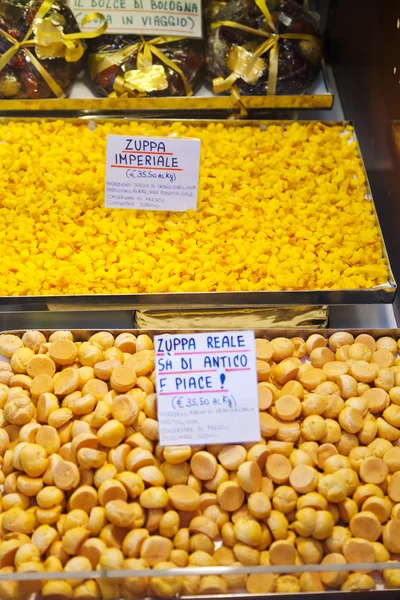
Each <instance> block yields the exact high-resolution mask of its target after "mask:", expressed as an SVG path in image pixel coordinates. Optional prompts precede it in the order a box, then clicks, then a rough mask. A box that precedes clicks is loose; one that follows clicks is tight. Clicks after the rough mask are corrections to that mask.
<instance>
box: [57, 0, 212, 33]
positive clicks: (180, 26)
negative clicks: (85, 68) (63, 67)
mask: <svg viewBox="0 0 400 600" xmlns="http://www.w3.org/2000/svg"><path fill="white" fill-rule="evenodd" d="M68 5H69V7H70V8H71V10H72V12H73V13H74V15H75V18H76V20H77V21H78V23H79V24H80V23H81V21H82V19H83V18H84V17H86V15H88V14H90V13H93V12H101V14H103V15H104V16H105V18H106V19H107V23H108V27H107V33H122V34H124V33H125V34H131V35H133V34H135V33H136V34H141V35H178V36H182V37H192V38H201V37H202V27H201V25H202V17H201V0H190V1H187V2H186V1H184V0H68ZM100 24H101V23H100V21H96V20H94V21H91V22H90V23H88V24H87V25H85V26H84V31H92V30H94V29H96V28H97V27H99V25H100Z"/></svg>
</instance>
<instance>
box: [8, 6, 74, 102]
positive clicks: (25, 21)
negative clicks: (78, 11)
mask: <svg viewBox="0 0 400 600" xmlns="http://www.w3.org/2000/svg"><path fill="white" fill-rule="evenodd" d="M41 4H42V2H41V0H0V29H1V30H3V31H5V32H6V33H8V34H9V35H10V36H12V37H13V38H15V39H16V40H17V41H19V42H21V41H22V40H23V39H24V38H25V35H26V34H27V32H28V30H29V27H30V26H31V24H32V22H33V21H34V19H35V15H36V13H37V11H38V10H39V8H40V6H41ZM48 17H49V18H51V21H52V23H53V24H54V25H57V26H58V25H60V26H61V27H62V29H63V32H64V33H66V34H67V33H78V32H79V26H78V23H77V21H76V19H75V17H74V15H73V13H72V11H71V9H70V8H69V7H68V6H67V5H66V4H65V3H64V2H63V1H62V0H56V2H55V3H54V4H53V6H52V7H51V8H50V10H49V11H48V12H47V14H46V18H48ZM11 45H12V44H11V43H10V42H9V41H8V40H6V39H5V38H4V37H0V56H1V55H3V54H4V53H5V52H6V51H7V50H8V48H10V46H11ZM29 51H30V52H31V53H33V54H34V55H35V56H36V57H37V58H38V59H39V57H38V56H37V54H36V50H35V46H31V47H29ZM39 62H40V63H41V65H42V66H43V68H44V69H45V70H46V71H47V73H48V74H49V75H50V76H51V77H52V78H53V79H54V80H55V81H56V83H58V85H59V86H60V88H61V89H62V90H63V91H64V93H67V92H68V90H69V88H70V87H71V85H72V83H73V81H74V79H75V77H76V75H77V74H78V72H79V69H80V66H81V62H80V61H75V62H67V61H66V60H65V59H64V58H58V57H54V58H46V59H39ZM53 97H54V93H53V92H52V90H51V89H50V88H49V86H48V85H47V83H46V81H45V80H44V79H43V77H42V75H41V74H40V73H39V72H38V71H37V69H36V68H35V66H34V65H33V64H32V62H31V61H30V60H29V58H28V57H27V55H26V53H25V51H24V50H23V49H20V50H19V51H18V52H17V54H15V56H13V57H12V58H11V60H10V61H9V62H8V64H6V65H5V67H4V68H3V69H2V71H0V98H37V99H41V98H53Z"/></svg>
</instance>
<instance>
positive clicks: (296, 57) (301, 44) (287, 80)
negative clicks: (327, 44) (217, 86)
mask: <svg viewBox="0 0 400 600" xmlns="http://www.w3.org/2000/svg"><path fill="white" fill-rule="evenodd" d="M266 4H267V6H268V8H269V11H270V13H271V17H272V20H273V22H274V24H275V28H276V32H277V33H278V34H283V35H284V34H287V33H296V34H311V35H312V36H315V37H314V38H313V39H304V40H301V39H285V38H280V40H279V42H278V44H279V63H278V74H277V84H276V94H287V95H291V94H301V93H303V92H304V91H305V90H307V89H308V88H309V87H310V86H311V85H312V83H313V81H314V80H315V78H316V77H317V75H318V73H319V70H320V67H321V60H322V44H321V38H320V35H319V29H318V23H317V21H316V20H315V17H314V16H313V15H312V14H311V13H310V12H308V11H307V10H305V9H304V8H303V7H302V6H300V5H299V4H298V3H297V2H295V1H294V0H267V1H266ZM217 20H218V22H220V21H231V22H235V23H239V24H242V25H245V26H247V27H251V28H253V29H258V30H263V31H265V32H269V33H272V30H271V28H270V27H269V25H268V23H267V21H266V19H265V17H264V15H263V13H262V12H261V10H260V9H259V8H258V6H257V5H256V3H255V1H254V0H230V1H229V2H228V4H227V5H226V6H225V7H223V8H221V10H220V11H219V13H218V16H217ZM265 39H266V38H265V37H261V36H258V35H255V34H252V33H248V32H246V31H242V30H240V29H238V28H234V27H226V26H220V27H217V28H215V29H211V30H210V32H209V36H208V42H207V52H206V65H207V76H208V78H209V79H210V80H211V81H212V80H213V79H214V78H218V77H222V78H226V77H228V76H229V75H230V74H231V73H232V69H231V68H230V67H229V56H230V53H231V52H232V51H233V50H234V48H235V47H236V46H238V47H241V48H244V49H245V50H247V51H248V52H249V53H253V52H254V51H255V50H256V48H257V47H258V46H259V45H260V44H261V43H262V42H263V41H265ZM259 60H262V61H263V63H264V64H263V65H262V63H259V62H258V65H261V66H258V73H257V78H256V80H255V81H252V82H251V83H246V81H244V80H243V79H241V78H239V79H237V81H236V82H235V86H236V87H237V89H238V90H239V92H240V93H241V94H243V95H256V96H259V95H260V96H263V95H265V94H266V93H267V87H268V75H269V52H266V53H265V54H263V55H262V56H261V57H259Z"/></svg>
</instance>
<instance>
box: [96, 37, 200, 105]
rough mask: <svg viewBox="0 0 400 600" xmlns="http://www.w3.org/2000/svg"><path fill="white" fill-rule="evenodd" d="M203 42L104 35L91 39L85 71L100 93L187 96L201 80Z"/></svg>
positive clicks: (194, 90) (101, 94) (100, 94)
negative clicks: (93, 40) (86, 69)
mask: <svg viewBox="0 0 400 600" xmlns="http://www.w3.org/2000/svg"><path fill="white" fill-rule="evenodd" d="M203 65H204V57H203V42H202V40H192V39H187V38H178V37H173V36H169V37H158V38H151V37H147V38H143V37H138V36H134V35H106V36H102V37H101V38H99V39H98V40H96V41H95V42H92V43H91V45H90V49H89V54H88V70H89V75H90V78H91V80H92V81H93V85H94V90H95V92H96V94H97V95H99V96H109V95H118V96H122V95H125V96H152V97H160V96H189V95H192V94H195V93H196V91H197V90H198V88H199V86H200V83H201V76H202V70H203Z"/></svg>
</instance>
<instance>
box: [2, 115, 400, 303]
mask: <svg viewBox="0 0 400 600" xmlns="http://www.w3.org/2000/svg"><path fill="white" fill-rule="evenodd" d="M51 120H55V118H44V119H40V118H38V117H32V116H30V115H28V113H24V117H21V118H20V117H10V118H6V117H3V118H2V119H1V121H2V122H3V123H7V122H10V121H27V122H38V121H51ZM64 120H66V121H68V122H70V123H82V122H85V121H86V122H88V124H89V122H90V123H92V124H93V123H97V122H105V121H107V122H114V123H118V122H119V119H118V118H115V116H114V118H112V117H104V116H103V117H95V118H93V117H91V116H90V115H87V116H82V117H80V118H68V117H67V118H65V119H64ZM136 120H137V121H140V122H145V123H146V122H156V123H159V124H169V123H171V122H173V121H175V120H178V121H179V122H184V123H187V124H189V125H200V126H207V125H208V124H209V123H223V124H224V126H225V127H247V126H249V125H250V126H259V127H260V128H262V129H264V128H266V127H268V126H269V125H281V126H283V127H286V126H288V125H292V124H293V121H285V120H284V121H276V120H268V121H267V120H260V121H258V120H257V121H255V120H228V121H226V120H225V121H224V120H215V119H212V120H207V119H198V120H193V119H168V120H166V119H136ZM311 122H312V121H301V123H302V124H307V123H311ZM319 122H321V123H322V124H323V125H325V126H327V127H333V126H337V125H340V126H347V125H352V123H351V122H350V121H319ZM354 140H355V141H356V142H357V147H358V154H359V157H360V159H361V162H362V168H363V170H364V173H365V177H366V198H367V199H368V200H370V202H371V211H372V212H373V214H374V215H375V218H376V221H377V223H378V226H379V229H380V235H381V242H382V248H383V256H384V258H385V260H386V262H387V265H388V269H389V278H388V281H387V283H385V284H384V285H380V286H376V287H373V288H369V289H343V290H304V291H298V290H296V291H290V290H289V291H287V290H286V291H265V292H263V291H257V292H194V293H185V292H174V293H168V292H166V293H161V294H146V293H140V294H113V295H110V294H96V295H65V296H1V297H0V308H1V307H12V306H16V305H18V309H19V310H24V308H25V309H29V307H31V306H32V304H35V305H43V304H45V305H47V307H48V308H49V309H51V310H57V309H60V308H61V309H62V310H78V309H79V308H80V309H85V308H92V309H93V308H98V309H102V310H112V309H116V308H119V309H127V310H129V309H139V308H140V309H148V308H163V309H176V308H185V307H186V308H188V307H190V308H201V307H203V308H204V307H207V308H234V307H253V308H254V307H265V306H278V305H282V304H290V305H293V304H296V305H314V306H315V305H321V306H322V305H325V304H378V303H382V304H390V303H392V302H393V301H394V298H395V294H396V289H397V284H396V281H395V279H394V276H393V273H392V269H391V266H390V261H389V257H388V253H387V250H386V246H385V242H384V239H383V235H382V230H381V228H380V224H379V219H378V215H377V212H376V208H375V204H374V201H373V198H372V193H371V188H370V185H369V182H368V177H367V173H366V169H365V165H364V162H363V159H362V155H361V151H360V147H359V144H358V141H357V137H356V133H355V132H354Z"/></svg>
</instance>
